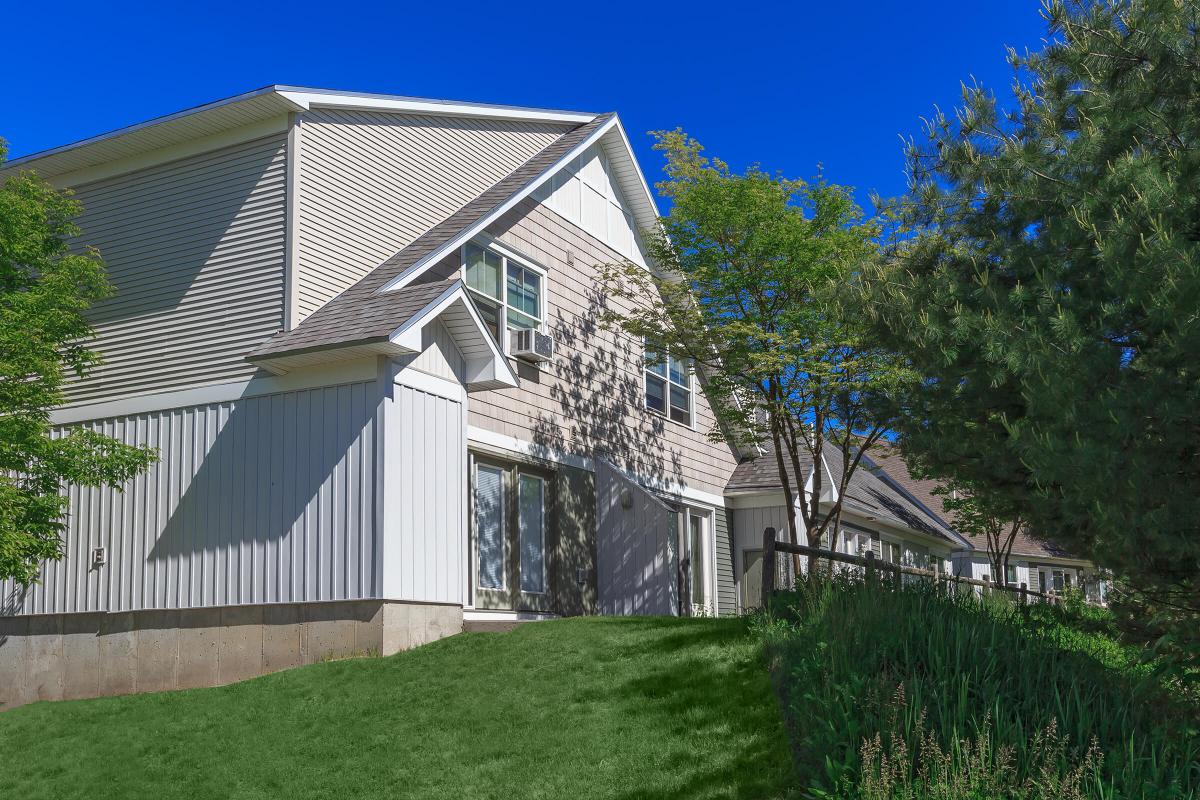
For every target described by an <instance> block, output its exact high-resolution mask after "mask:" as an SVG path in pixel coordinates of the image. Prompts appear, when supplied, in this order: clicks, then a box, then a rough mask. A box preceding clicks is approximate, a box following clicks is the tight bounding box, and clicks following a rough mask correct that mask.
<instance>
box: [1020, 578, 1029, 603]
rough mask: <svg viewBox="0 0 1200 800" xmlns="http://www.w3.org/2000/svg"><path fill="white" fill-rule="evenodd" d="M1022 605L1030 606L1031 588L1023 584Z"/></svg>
mask: <svg viewBox="0 0 1200 800" xmlns="http://www.w3.org/2000/svg"><path fill="white" fill-rule="evenodd" d="M1021 605H1023V606H1024V605H1029V587H1028V586H1027V585H1025V584H1024V583H1022V584H1021Z"/></svg>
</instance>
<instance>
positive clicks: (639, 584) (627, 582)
mask: <svg viewBox="0 0 1200 800" xmlns="http://www.w3.org/2000/svg"><path fill="white" fill-rule="evenodd" d="M625 497H627V498H628V503H625V502H623V498H625ZM596 499H597V503H598V507H599V511H598V517H599V527H598V530H597V533H596V583H597V594H598V597H599V611H600V613H601V614H608V615H618V616H630V615H632V616H650V615H655V616H663V615H670V616H673V615H676V614H678V613H679V557H678V553H677V546H676V543H677V536H678V529H677V527H676V525H677V523H676V517H675V514H674V513H673V512H672V511H671V510H670V509H669V508H667V507H666V506H665V505H663V503H662V501H660V500H659V499H658V498H657V497H655V496H654V495H653V494H651V493H650V492H648V491H646V490H645V489H644V488H642V487H641V486H639V485H637V484H636V483H634V482H633V481H631V480H629V479H628V478H627V477H625V476H624V475H622V474H621V473H620V472H618V471H617V470H615V469H613V468H612V467H611V466H610V465H609V464H607V463H605V462H603V461H601V462H599V463H597V464H596ZM626 506H628V507H626Z"/></svg>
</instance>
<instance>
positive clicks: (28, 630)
mask: <svg viewBox="0 0 1200 800" xmlns="http://www.w3.org/2000/svg"><path fill="white" fill-rule="evenodd" d="M461 630H462V608H461V607H459V606H454V605H432V604H420V603H396V602H388V601H383V600H351V601H343V602H332V603H286V604H266V605H252V606H224V607H218V608H193V609H171V610H146V611H125V612H118V613H111V614H110V613H103V612H95V613H79V614H40V615H32V616H22V617H0V710H3V709H7V708H12V707H15V706H19V705H24V704H25V703H32V702H34V701H37V700H71V699H78V698H84V697H100V696H105V695H118V694H130V693H134V692H158V691H166V690H170V689H191V688H198V687H204V686H219V685H222V684H226V683H233V682H235V681H241V680H245V679H247V678H253V677H255V676H256V675H263V674H266V673H268V672H276V671H278V670H282V669H288V668H290V667H298V666H301V665H303V664H312V663H314V662H318V661H323V660H327V659H330V658H342V657H346V656H357V655H392V654H393V653H396V652H399V651H401V650H407V649H409V648H411V647H417V646H418V645H422V644H425V643H427V642H432V641H434V640H436V639H440V638H442V637H444V636H450V635H452V634H455V633H459V632H460V631H461Z"/></svg>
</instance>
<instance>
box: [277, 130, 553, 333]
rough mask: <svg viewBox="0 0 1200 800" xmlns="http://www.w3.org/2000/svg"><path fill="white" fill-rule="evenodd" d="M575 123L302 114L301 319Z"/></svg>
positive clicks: (298, 299)
mask: <svg viewBox="0 0 1200 800" xmlns="http://www.w3.org/2000/svg"><path fill="white" fill-rule="evenodd" d="M570 127H571V126H569V125H558V124H549V123H542V122H521V121H510V120H496V119H472V118H466V117H440V116H439V117H435V116H422V115H413V114H389V113H381V112H365V111H339V110H331V109H318V110H315V111H312V112H309V113H306V114H304V115H303V116H302V117H301V136H300V141H301V146H300V152H301V157H300V158H301V163H300V196H299V215H298V225H299V227H298V229H297V237H298V239H297V242H298V257H299V274H298V275H297V283H296V304H297V307H296V312H297V317H296V318H297V319H298V320H301V319H304V318H305V317H307V316H308V315H309V314H311V313H312V312H313V311H316V310H317V309H318V308H320V307H321V306H322V305H324V304H325V303H326V302H328V301H329V300H330V299H331V298H332V297H333V296H334V295H336V294H338V293H339V292H341V291H342V290H344V289H346V288H347V287H349V286H350V285H352V284H353V283H354V282H355V281H357V280H358V279H359V278H361V277H362V276H363V275H365V274H366V273H367V272H369V271H370V270H371V269H374V268H375V267H377V266H379V264H381V263H383V262H384V261H386V260H387V259H388V258H390V257H391V256H393V255H395V254H396V252H397V251H399V250H400V249H401V248H403V247H404V246H405V245H407V244H409V243H410V242H412V241H413V240H414V239H416V238H417V237H418V236H420V235H421V234H422V233H424V232H425V231H427V230H428V229H429V228H431V227H433V225H435V224H436V223H438V222H440V221H441V220H443V219H445V218H446V217H448V216H450V214H452V213H453V212H455V211H457V210H458V209H459V208H461V207H462V206H464V205H466V204H467V203H468V202H469V201H471V200H473V199H474V198H475V197H476V196H478V195H479V194H481V193H482V192H483V191H484V190H485V189H488V188H490V187H491V186H492V185H493V184H495V183H496V182H497V181H499V180H500V179H501V178H503V177H504V176H506V175H508V174H509V173H510V172H512V171H513V170H514V169H516V168H517V167H519V166H520V165H521V164H523V163H525V162H526V161H528V160H529V159H530V158H531V157H533V156H534V155H536V154H537V153H538V152H539V151H541V150H542V149H544V148H545V147H546V146H547V145H549V144H550V143H551V142H553V141H554V140H555V139H557V138H558V137H559V136H561V135H562V134H563V133H565V132H566V131H567V130H569V129H570Z"/></svg>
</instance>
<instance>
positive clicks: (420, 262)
mask: <svg viewBox="0 0 1200 800" xmlns="http://www.w3.org/2000/svg"><path fill="white" fill-rule="evenodd" d="M610 119H611V115H609V116H606V117H601V118H599V119H598V120H596V121H593V122H591V123H588V124H587V125H580V126H578V127H577V128H575V129H574V130H572V131H570V132H568V133H566V134H564V135H562V136H560V137H559V138H558V139H557V140H556V141H555V142H553V143H552V144H550V145H549V146H547V147H546V148H545V149H543V150H542V152H540V153H538V154H537V155H536V156H534V157H533V158H531V159H530V160H529V161H527V162H525V164H523V165H521V166H520V167H518V168H517V169H516V170H514V171H513V172H511V173H510V174H509V175H507V176H506V177H505V178H503V179H502V180H500V181H499V182H498V183H496V184H495V185H494V186H492V187H491V188H490V189H488V190H487V191H485V192H483V193H482V194H480V195H479V196H478V197H476V198H475V199H474V200H472V201H471V202H469V203H467V204H466V205H465V206H463V207H462V208H460V209H459V210H458V211H456V212H454V213H453V214H451V215H450V216H449V217H447V218H446V219H444V220H442V221H441V222H439V223H438V224H437V225H434V226H433V227H432V228H430V229H429V230H428V231H426V232H425V233H423V234H422V235H421V236H419V237H417V239H416V240H415V241H413V242H412V243H411V244H410V245H408V246H407V247H405V248H404V249H402V250H401V251H400V252H398V253H396V254H395V255H394V256H392V257H391V258H389V259H387V260H386V261H384V262H383V263H382V264H380V265H379V266H378V267H376V268H375V269H373V270H371V272H369V273H367V275H366V276H364V277H363V278H362V279H360V280H359V281H358V282H357V283H355V284H354V285H353V286H351V287H350V288H349V289H347V290H346V291H344V292H342V293H341V294H340V295H338V296H337V297H335V298H334V299H333V300H331V301H329V302H328V303H327V304H326V305H324V306H322V307H321V308H319V309H317V310H316V311H315V312H313V314H312V315H311V316H309V317H308V318H306V319H305V320H304V321H303V322H301V323H300V324H299V325H298V326H296V327H295V328H293V329H291V330H287V331H281V332H280V333H278V334H276V335H275V336H273V337H271V338H270V339H268V340H267V341H266V342H264V343H263V344H262V345H261V346H260V347H258V348H257V349H256V350H255V351H254V352H252V353H251V354H250V355H249V356H248V358H249V360H250V361H252V362H255V363H264V364H265V363H269V362H279V361H280V359H283V358H286V357H289V356H292V355H298V354H304V353H312V352H317V351H327V350H331V349H334V348H345V347H352V346H359V345H364V344H378V343H380V342H382V341H384V340H385V339H386V338H387V337H389V336H390V335H391V333H392V332H393V331H394V330H395V329H396V328H397V327H399V326H400V325H402V324H403V323H404V322H405V320H406V319H407V316H406V315H408V314H411V313H412V311H413V310H414V309H413V308H412V304H413V303H414V302H415V301H414V300H413V299H412V298H413V297H414V295H415V296H420V297H423V296H424V294H425V293H426V292H429V291H431V289H429V288H428V286H429V284H428V282H421V281H418V280H416V279H417V278H418V277H420V275H421V274H422V273H424V272H425V271H426V269H427V268H428V267H431V266H433V265H434V264H437V263H439V262H440V261H441V260H442V259H443V258H444V256H445V255H448V254H450V253H451V252H453V251H454V250H455V249H456V248H457V247H458V243H461V242H464V241H466V240H467V239H469V238H470V237H471V236H472V235H473V233H472V232H474V231H478V230H481V229H482V228H483V227H485V226H486V225H487V223H488V222H489V221H490V220H492V219H494V218H496V217H498V216H499V213H497V209H501V208H508V207H511V205H513V204H515V203H514V201H512V198H513V197H517V198H518V200H519V198H520V197H523V196H525V195H526V194H528V192H525V191H524V190H525V189H526V187H527V186H528V185H529V183H530V181H532V180H533V179H534V178H536V177H537V176H539V175H542V174H544V173H545V172H546V171H547V170H548V169H550V168H551V167H552V166H553V165H554V164H557V163H558V162H559V161H560V160H562V158H563V157H564V156H565V155H566V154H567V153H569V152H572V151H574V150H575V149H576V147H577V146H578V145H579V143H580V142H583V141H585V140H587V138H588V137H589V136H590V135H591V134H592V133H594V131H595V130H596V129H597V128H598V127H599V126H601V125H603V124H604V123H605V122H607V121H609V120H610ZM500 213H502V212H500ZM418 270H419V271H418ZM405 277H407V278H409V279H410V280H406V281H405V282H404V283H402V284H400V285H396V283H397V279H399V278H405ZM389 287H392V288H389ZM422 287H424V288H422Z"/></svg>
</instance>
